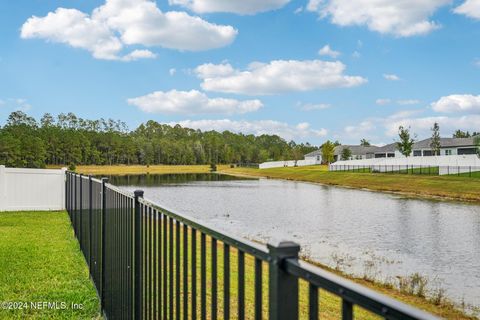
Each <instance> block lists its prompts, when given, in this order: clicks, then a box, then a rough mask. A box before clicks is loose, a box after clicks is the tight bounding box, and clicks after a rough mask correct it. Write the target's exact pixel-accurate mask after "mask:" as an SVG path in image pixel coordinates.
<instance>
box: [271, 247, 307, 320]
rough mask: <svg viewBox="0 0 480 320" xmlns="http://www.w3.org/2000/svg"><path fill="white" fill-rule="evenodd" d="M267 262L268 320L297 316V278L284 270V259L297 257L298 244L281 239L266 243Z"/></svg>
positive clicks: (287, 318) (282, 319) (288, 319)
mask: <svg viewBox="0 0 480 320" xmlns="http://www.w3.org/2000/svg"><path fill="white" fill-rule="evenodd" d="M268 250H269V252H270V256H271V260H270V263H269V286H268V290H269V293H268V295H269V308H270V310H269V314H270V318H269V319H270V320H290V319H297V318H298V278H297V277H295V276H292V275H290V274H288V273H287V272H285V269H284V268H285V266H284V262H285V259H298V253H299V251H300V246H299V245H298V244H296V243H294V242H290V241H282V242H280V243H278V244H275V245H273V244H268Z"/></svg>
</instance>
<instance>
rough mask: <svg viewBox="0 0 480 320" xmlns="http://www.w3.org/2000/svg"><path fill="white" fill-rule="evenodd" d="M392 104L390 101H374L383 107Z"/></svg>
mask: <svg viewBox="0 0 480 320" xmlns="http://www.w3.org/2000/svg"><path fill="white" fill-rule="evenodd" d="M391 102H392V100H391V99H377V100H375V103H376V104H378V105H379V106H384V105H387V104H390V103H391Z"/></svg>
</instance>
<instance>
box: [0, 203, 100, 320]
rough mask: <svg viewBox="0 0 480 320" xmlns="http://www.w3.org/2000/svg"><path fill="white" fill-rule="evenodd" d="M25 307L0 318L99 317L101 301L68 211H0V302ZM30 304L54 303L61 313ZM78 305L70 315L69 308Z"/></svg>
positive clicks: (5, 312) (0, 311) (3, 313)
mask: <svg viewBox="0 0 480 320" xmlns="http://www.w3.org/2000/svg"><path fill="white" fill-rule="evenodd" d="M2 301H3V302H5V301H9V302H22V303H25V302H26V303H27V304H28V307H27V308H25V305H24V306H23V307H24V309H21V310H19V309H17V310H5V309H4V308H1V307H0V319H25V318H28V319H92V318H100V316H99V314H100V312H99V301H98V299H97V295H96V291H95V288H94V286H93V283H92V282H91V281H90V279H89V275H88V270H87V265H86V263H85V261H84V259H83V255H82V254H81V252H80V249H79V247H78V244H77V241H76V239H75V237H74V235H73V231H72V228H71V226H70V221H69V219H68V216H67V213H66V212H0V302H2ZM30 302H57V303H58V306H59V308H61V307H62V306H61V303H62V302H63V303H65V304H66V305H67V307H66V309H64V310H56V309H48V308H46V309H41V310H40V309H37V310H34V309H33V308H32V306H31V305H30ZM72 303H75V304H77V305H81V306H82V308H81V309H77V310H72V308H71V304H72Z"/></svg>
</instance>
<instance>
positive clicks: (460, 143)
mask: <svg viewBox="0 0 480 320" xmlns="http://www.w3.org/2000/svg"><path fill="white" fill-rule="evenodd" d="M431 142H432V138H428V139H425V140H421V141H418V142H415V143H414V144H413V149H430V144H431ZM474 145H475V137H470V138H440V147H441V148H452V147H472V146H474Z"/></svg>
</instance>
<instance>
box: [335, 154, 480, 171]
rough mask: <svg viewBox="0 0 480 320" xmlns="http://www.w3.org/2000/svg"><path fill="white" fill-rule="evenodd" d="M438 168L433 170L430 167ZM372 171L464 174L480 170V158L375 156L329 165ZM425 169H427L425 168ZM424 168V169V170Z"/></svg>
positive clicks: (463, 156) (342, 169) (345, 169)
mask: <svg viewBox="0 0 480 320" xmlns="http://www.w3.org/2000/svg"><path fill="white" fill-rule="evenodd" d="M434 167H436V168H438V172H437V171H431V170H430V169H428V168H434ZM363 169H369V170H371V171H372V172H395V171H397V172H402V171H405V172H406V173H408V172H418V171H420V173H425V174H426V173H428V172H430V171H431V172H432V173H435V174H438V175H449V174H463V173H472V172H478V171H480V158H479V157H478V156H477V155H473V154H472V155H452V156H429V157H408V158H373V159H363V160H346V161H337V162H335V163H332V164H330V165H329V170H330V171H365V170H363ZM424 169H425V170H424ZM422 170H423V171H422Z"/></svg>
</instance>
